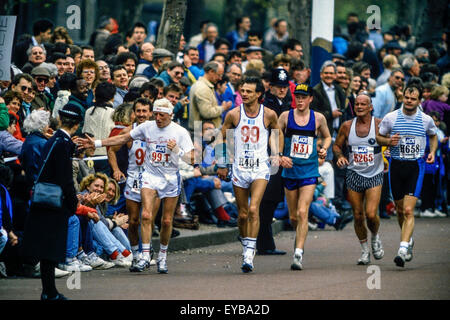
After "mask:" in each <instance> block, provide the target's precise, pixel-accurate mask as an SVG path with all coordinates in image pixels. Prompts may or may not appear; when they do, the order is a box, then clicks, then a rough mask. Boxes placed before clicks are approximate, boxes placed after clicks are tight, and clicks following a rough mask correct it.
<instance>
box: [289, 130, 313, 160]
mask: <svg viewBox="0 0 450 320" xmlns="http://www.w3.org/2000/svg"><path fill="white" fill-rule="evenodd" d="M313 147H314V137H306V136H297V135H293V136H292V139H291V155H290V156H291V158H299V159H309V157H310V156H311V154H312V152H313Z"/></svg>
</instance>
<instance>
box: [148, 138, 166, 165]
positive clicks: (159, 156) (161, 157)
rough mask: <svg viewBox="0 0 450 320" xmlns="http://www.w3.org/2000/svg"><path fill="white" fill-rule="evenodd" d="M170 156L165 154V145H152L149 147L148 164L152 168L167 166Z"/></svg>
mask: <svg viewBox="0 0 450 320" xmlns="http://www.w3.org/2000/svg"><path fill="white" fill-rule="evenodd" d="M169 160H170V154H169V153H167V145H166V144H153V145H152V146H151V153H150V162H151V163H152V165H153V166H155V167H159V166H168V165H169Z"/></svg>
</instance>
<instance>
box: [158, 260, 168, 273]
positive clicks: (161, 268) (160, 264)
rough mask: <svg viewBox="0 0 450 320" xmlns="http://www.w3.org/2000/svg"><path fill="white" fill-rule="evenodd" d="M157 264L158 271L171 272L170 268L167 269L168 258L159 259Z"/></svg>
mask: <svg viewBox="0 0 450 320" xmlns="http://www.w3.org/2000/svg"><path fill="white" fill-rule="evenodd" d="M156 265H157V268H158V273H169V269H167V259H158V261H157V262H156Z"/></svg>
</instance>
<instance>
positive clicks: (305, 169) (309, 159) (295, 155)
mask: <svg viewBox="0 0 450 320" xmlns="http://www.w3.org/2000/svg"><path fill="white" fill-rule="evenodd" d="M294 111H295V109H291V110H290V111H289V116H288V123H287V126H286V130H285V132H284V150H283V155H284V156H286V157H290V158H291V159H292V162H293V166H292V168H283V173H282V175H281V176H282V177H283V178H289V179H307V178H316V177H320V174H319V156H318V154H317V137H316V117H315V116H314V111H313V110H310V114H309V122H308V124H307V125H306V126H303V127H302V126H299V125H297V123H296V122H295V119H294Z"/></svg>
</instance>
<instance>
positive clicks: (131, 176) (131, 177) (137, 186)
mask: <svg viewBox="0 0 450 320" xmlns="http://www.w3.org/2000/svg"><path fill="white" fill-rule="evenodd" d="M127 183H128V187H129V189H130V191H131V192H133V193H137V194H140V193H141V188H142V172H141V170H139V171H133V172H129V173H128V181H127Z"/></svg>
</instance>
